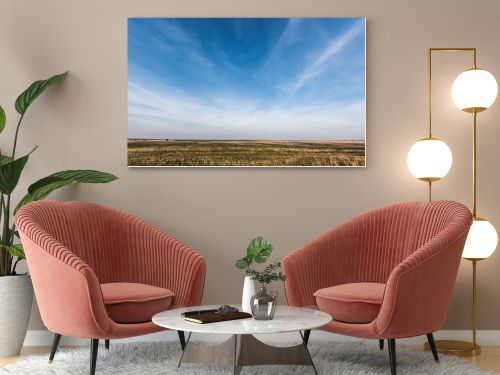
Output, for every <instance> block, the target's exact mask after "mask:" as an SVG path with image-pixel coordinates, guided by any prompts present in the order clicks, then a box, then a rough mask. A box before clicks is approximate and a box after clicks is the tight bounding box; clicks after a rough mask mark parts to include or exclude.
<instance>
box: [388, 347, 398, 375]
mask: <svg viewBox="0 0 500 375" xmlns="http://www.w3.org/2000/svg"><path fill="white" fill-rule="evenodd" d="M387 343H388V344H389V345H388V347H389V361H390V363H391V375H396V340H395V339H389V340H387Z"/></svg>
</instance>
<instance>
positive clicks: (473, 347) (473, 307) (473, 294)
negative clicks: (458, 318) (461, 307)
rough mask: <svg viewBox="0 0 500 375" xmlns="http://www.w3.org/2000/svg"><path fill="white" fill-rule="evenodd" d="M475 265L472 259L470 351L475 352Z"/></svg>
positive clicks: (475, 261) (474, 260)
mask: <svg viewBox="0 0 500 375" xmlns="http://www.w3.org/2000/svg"><path fill="white" fill-rule="evenodd" d="M476 263H477V260H476V259H473V260H472V349H473V350H477V344H476V329H477V327H476V325H477V318H476V313H477V309H476V306H477V305H476V299H477V292H476V290H477V288H476Z"/></svg>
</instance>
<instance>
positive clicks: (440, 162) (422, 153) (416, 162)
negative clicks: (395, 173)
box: [406, 138, 453, 181]
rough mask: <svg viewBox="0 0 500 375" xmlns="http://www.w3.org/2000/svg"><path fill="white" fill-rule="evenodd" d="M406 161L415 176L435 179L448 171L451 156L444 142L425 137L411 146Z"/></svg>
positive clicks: (423, 178)
mask: <svg viewBox="0 0 500 375" xmlns="http://www.w3.org/2000/svg"><path fill="white" fill-rule="evenodd" d="M406 162H407V164H408V169H409V170H410V172H411V174H412V175H413V176H414V177H415V178H418V179H419V180H422V181H437V180H439V179H441V178H443V177H444V176H446V174H447V173H448V172H449V171H450V169H451V164H452V162H453V157H452V155H451V150H450V148H449V147H448V145H447V144H446V143H444V142H443V141H441V140H439V139H436V138H425V139H422V140H420V141H418V142H416V143H414V144H413V146H411V148H410V151H408V157H407V159H406Z"/></svg>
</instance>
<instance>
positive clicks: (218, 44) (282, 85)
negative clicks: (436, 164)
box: [128, 18, 366, 140]
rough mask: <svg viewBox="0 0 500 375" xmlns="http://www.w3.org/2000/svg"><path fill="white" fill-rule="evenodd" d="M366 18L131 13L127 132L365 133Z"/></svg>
mask: <svg viewBox="0 0 500 375" xmlns="http://www.w3.org/2000/svg"><path fill="white" fill-rule="evenodd" d="M365 111H366V105H365V19H364V18H324V19H321V18H303V19H302V18H258V19H251V18H129V20H128V123H129V130H128V136H129V138H169V139H219V140H227V139H248V140H251V139H268V140H348V139H349V140H351V139H363V140H364V139H365Z"/></svg>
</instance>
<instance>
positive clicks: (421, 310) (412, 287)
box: [376, 226, 469, 338]
mask: <svg viewBox="0 0 500 375" xmlns="http://www.w3.org/2000/svg"><path fill="white" fill-rule="evenodd" d="M468 231H469V226H467V228H466V229H465V230H464V231H463V232H462V233H461V234H460V235H459V236H457V237H455V238H454V239H453V240H451V241H450V238H449V237H448V236H447V235H446V233H441V234H440V235H438V236H436V237H434V238H433V239H432V240H431V241H429V242H428V243H426V244H425V245H423V246H421V247H420V248H419V249H418V250H416V251H415V252H414V253H413V254H412V255H410V256H409V257H408V258H406V259H405V260H404V261H403V262H401V263H400V264H399V265H398V266H397V267H396V268H395V269H394V270H393V272H392V273H391V275H390V276H389V280H388V281H387V286H386V290H385V294H384V299H383V302H382V307H381V309H380V313H379V316H378V317H377V319H376V328H377V331H378V332H379V333H380V334H381V335H382V336H384V337H390V338H398V337H413V336H419V335H423V334H427V333H431V332H434V331H436V330H438V329H440V328H441V326H442V325H443V323H444V320H445V319H446V314H447V312H448V306H449V303H450V300H451V295H452V291H453V287H454V284H455V279H456V275H457V272H458V267H459V264H460V259H461V254H462V251H463V247H464V244H465V240H466V238H467V233H468Z"/></svg>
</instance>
